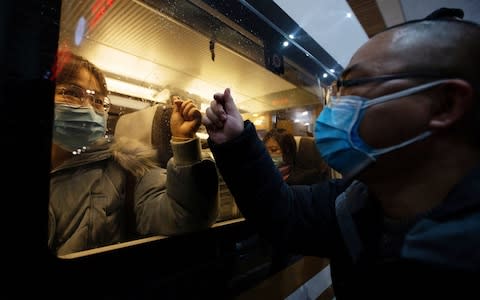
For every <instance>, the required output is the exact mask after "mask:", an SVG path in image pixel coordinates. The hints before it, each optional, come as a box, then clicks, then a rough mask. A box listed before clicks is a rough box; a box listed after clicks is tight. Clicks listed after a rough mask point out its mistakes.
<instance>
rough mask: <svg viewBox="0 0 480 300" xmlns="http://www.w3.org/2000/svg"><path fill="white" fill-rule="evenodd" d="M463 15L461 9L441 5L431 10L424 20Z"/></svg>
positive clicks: (461, 17) (460, 16)
mask: <svg viewBox="0 0 480 300" xmlns="http://www.w3.org/2000/svg"><path fill="white" fill-rule="evenodd" d="M463 16H464V13H463V9H460V8H449V7H441V8H439V9H436V10H434V11H433V12H431V13H430V14H429V15H428V16H426V17H425V18H424V19H425V20H436V19H445V18H459V19H463Z"/></svg>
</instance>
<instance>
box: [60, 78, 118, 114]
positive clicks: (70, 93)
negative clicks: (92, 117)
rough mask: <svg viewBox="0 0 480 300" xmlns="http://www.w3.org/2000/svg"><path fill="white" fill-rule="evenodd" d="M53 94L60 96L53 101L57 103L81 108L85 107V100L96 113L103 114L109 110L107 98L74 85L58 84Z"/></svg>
mask: <svg viewBox="0 0 480 300" xmlns="http://www.w3.org/2000/svg"><path fill="white" fill-rule="evenodd" d="M55 92H56V94H57V95H60V96H61V97H60V98H57V99H55V101H56V102H58V103H65V104H68V105H71V106H74V107H82V106H85V105H86V103H85V100H87V101H88V102H89V104H90V105H91V106H92V107H93V109H94V110H95V111H96V112H97V113H101V114H104V113H106V112H108V110H109V109H110V99H109V98H108V97H107V96H104V95H100V94H99V93H97V92H95V91H93V90H89V89H84V88H82V87H80V86H78V85H75V84H60V85H58V86H57V87H56V89H55Z"/></svg>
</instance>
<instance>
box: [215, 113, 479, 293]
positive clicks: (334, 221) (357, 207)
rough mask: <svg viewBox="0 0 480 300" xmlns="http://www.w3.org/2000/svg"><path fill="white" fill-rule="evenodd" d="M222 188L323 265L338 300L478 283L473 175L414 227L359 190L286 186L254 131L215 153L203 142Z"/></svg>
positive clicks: (265, 230)
mask: <svg viewBox="0 0 480 300" xmlns="http://www.w3.org/2000/svg"><path fill="white" fill-rule="evenodd" d="M209 144H210V148H211V150H212V153H213V155H214V157H215V161H216V163H217V167H218V168H219V170H220V172H221V174H222V176H223V178H224V180H225V182H226V184H227V186H228V187H229V189H230V191H231V192H232V194H233V196H234V197H235V199H236V201H237V204H238V206H239V208H240V210H241V212H242V214H243V215H244V216H245V218H246V219H247V221H248V222H251V223H252V224H253V225H254V226H255V228H257V229H258V231H259V233H260V234H261V235H262V236H263V237H264V238H266V239H268V240H270V241H272V242H273V243H277V244H285V245H288V247H289V248H290V249H291V250H292V251H293V252H297V253H302V254H304V255H315V256H320V257H327V258H329V259H330V265H331V275H332V282H333V288H334V291H335V295H336V298H337V299H350V298H353V297H355V298H361V297H362V296H364V297H368V298H369V299H371V298H372V297H373V298H377V297H378V298H384V299H391V298H404V297H406V298H408V299H411V298H416V296H420V295H424V296H425V295H429V296H433V295H434V294H437V295H441V296H446V295H448V294H451V295H455V296H458V295H459V294H464V293H468V292H473V293H476V294H477V296H478V294H479V291H478V290H477V289H476V285H477V283H476V282H475V283H474V284H473V285H469V284H470V283H472V281H473V280H476V279H480V277H479V276H478V275H479V274H480V272H479V271H480V197H479V196H478V195H480V183H479V182H480V168H477V169H476V170H474V171H473V172H472V173H471V174H470V175H468V176H467V177H465V178H464V180H462V182H460V183H459V184H458V185H457V186H456V187H455V188H454V189H453V190H452V191H451V193H450V194H449V196H448V197H447V199H445V201H444V202H443V203H442V204H441V205H439V206H438V207H436V208H434V209H433V210H432V211H431V212H429V213H428V214H427V215H424V216H419V217H418V219H417V220H415V221H414V222H410V223H408V224H398V223H395V222H390V221H388V220H385V218H384V217H383V214H382V212H381V210H380V208H379V206H378V205H377V204H376V202H375V201H372V200H373V199H371V197H370V196H369V194H368V190H367V188H366V186H365V185H363V184H362V183H361V182H358V181H354V182H343V181H341V180H335V181H327V182H325V183H322V184H315V185H311V186H289V185H287V184H286V183H285V182H284V181H283V180H282V177H281V176H280V174H279V173H278V171H277V170H276V167H275V166H274V165H273V163H272V160H271V159H270V158H269V155H268V153H267V151H266V149H265V147H264V145H263V143H262V142H261V141H260V140H259V139H258V137H257V133H256V131H255V127H254V125H253V124H252V123H251V122H250V121H246V122H245V130H244V132H243V133H242V134H241V135H240V136H239V137H237V138H236V139H234V140H232V141H230V142H228V143H224V144H221V145H215V144H214V143H213V142H212V141H211V140H209Z"/></svg>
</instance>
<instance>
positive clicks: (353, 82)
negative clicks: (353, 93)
mask: <svg viewBox="0 0 480 300" xmlns="http://www.w3.org/2000/svg"><path fill="white" fill-rule="evenodd" d="M408 78H424V79H429V78H451V77H450V76H445V75H439V74H426V73H399V74H389V75H381V76H375V77H364V78H357V79H337V80H336V81H334V82H333V83H332V85H336V86H337V88H340V87H352V86H357V85H362V84H366V83H370V82H383V81H389V80H395V79H408Z"/></svg>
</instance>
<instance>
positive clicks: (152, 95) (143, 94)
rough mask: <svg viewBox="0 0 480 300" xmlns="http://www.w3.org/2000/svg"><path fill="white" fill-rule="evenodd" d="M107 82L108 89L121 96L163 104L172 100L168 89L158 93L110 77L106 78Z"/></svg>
mask: <svg viewBox="0 0 480 300" xmlns="http://www.w3.org/2000/svg"><path fill="white" fill-rule="evenodd" d="M106 81H107V86H108V89H109V90H110V91H112V92H116V93H119V94H123V95H127V96H131V97H136V98H140V99H144V100H150V101H155V102H161V103H166V102H167V100H168V99H169V98H170V91H169V90H168V89H164V90H162V91H158V90H155V89H151V88H146V87H143V86H139V85H136V84H131V83H127V82H124V81H121V80H117V79H113V78H109V77H107V78H106Z"/></svg>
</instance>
